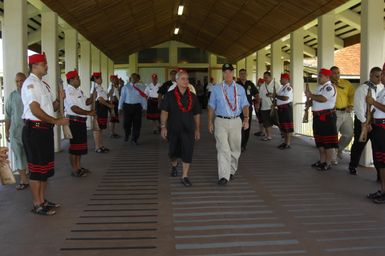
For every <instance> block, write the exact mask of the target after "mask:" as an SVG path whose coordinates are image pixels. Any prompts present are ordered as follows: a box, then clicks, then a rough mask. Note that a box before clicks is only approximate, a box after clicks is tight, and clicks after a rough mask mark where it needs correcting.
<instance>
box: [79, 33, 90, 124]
mask: <svg viewBox="0 0 385 256" xmlns="http://www.w3.org/2000/svg"><path fill="white" fill-rule="evenodd" d="M79 43H80V59H79V77H80V81H81V83H80V88H81V90H82V91H83V93H84V95H86V97H87V98H88V97H89V96H90V90H91V81H90V78H91V72H92V71H91V43H90V42H89V41H88V40H87V39H85V38H84V37H82V36H81V37H80V38H79ZM87 129H91V118H87Z"/></svg>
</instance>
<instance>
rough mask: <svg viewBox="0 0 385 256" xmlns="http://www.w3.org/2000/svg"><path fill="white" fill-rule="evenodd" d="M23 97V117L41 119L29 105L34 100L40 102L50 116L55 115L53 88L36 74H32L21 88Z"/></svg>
mask: <svg viewBox="0 0 385 256" xmlns="http://www.w3.org/2000/svg"><path fill="white" fill-rule="evenodd" d="M21 99H22V101H23V105H24V112H23V116H22V118H23V119H28V120H34V121H41V120H40V119H39V118H37V117H36V116H34V115H33V114H32V112H31V108H30V107H29V105H30V104H31V103H32V102H37V103H39V104H40V108H41V109H42V110H43V111H44V112H45V113H46V114H47V115H49V116H52V117H53V116H54V113H55V112H54V109H53V104H52V103H53V101H54V97H53V96H52V94H51V89H50V87H49V85H48V84H46V83H45V82H43V81H42V80H40V79H39V78H38V77H37V76H36V75H34V74H32V73H31V74H30V75H29V76H28V78H27V79H26V80H25V81H24V83H23V87H22V88H21Z"/></svg>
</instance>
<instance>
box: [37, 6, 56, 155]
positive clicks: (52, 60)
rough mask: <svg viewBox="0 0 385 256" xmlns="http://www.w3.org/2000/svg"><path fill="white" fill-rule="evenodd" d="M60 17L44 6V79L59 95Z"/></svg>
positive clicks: (42, 27)
mask: <svg viewBox="0 0 385 256" xmlns="http://www.w3.org/2000/svg"><path fill="white" fill-rule="evenodd" d="M57 35H58V17H57V14H56V13H54V12H53V11H51V10H50V9H49V8H48V7H46V6H44V7H43V9H42V11H41V44H42V50H43V52H45V54H46V56H47V63H48V74H47V75H46V76H45V78H44V80H45V81H46V82H47V83H48V84H49V85H50V87H51V93H52V94H53V96H54V97H56V96H57V86H58V82H59V81H58V79H60V67H59V63H58V46H57V45H58V36H57ZM54 134H55V152H58V151H60V150H61V148H60V142H61V127H59V126H55V129H54Z"/></svg>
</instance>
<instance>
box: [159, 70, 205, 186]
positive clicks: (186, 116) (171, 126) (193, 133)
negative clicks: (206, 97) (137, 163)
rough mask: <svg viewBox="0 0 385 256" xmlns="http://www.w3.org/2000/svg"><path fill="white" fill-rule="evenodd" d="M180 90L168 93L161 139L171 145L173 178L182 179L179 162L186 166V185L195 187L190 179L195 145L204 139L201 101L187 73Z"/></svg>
mask: <svg viewBox="0 0 385 256" xmlns="http://www.w3.org/2000/svg"><path fill="white" fill-rule="evenodd" d="M176 81H177V87H176V88H175V89H174V90H172V91H170V92H168V93H167V94H166V96H165V98H164V100H163V102H162V105H161V110H162V112H161V116H160V120H161V121H160V123H161V128H162V130H161V135H162V138H163V139H165V140H168V142H169V156H170V159H171V166H172V171H171V176H173V177H176V176H178V171H177V168H176V167H177V164H178V162H177V159H178V158H181V159H182V163H183V175H182V180H181V182H182V184H183V185H184V186H186V187H190V186H191V182H190V180H189V178H188V172H189V169H190V164H191V162H192V155H193V149H194V141H196V140H199V139H200V113H201V108H200V105H199V101H198V98H197V96H196V95H195V94H193V93H192V92H191V91H190V89H189V88H188V84H189V80H188V74H187V72H186V71H184V70H181V71H178V73H177V74H176Z"/></svg>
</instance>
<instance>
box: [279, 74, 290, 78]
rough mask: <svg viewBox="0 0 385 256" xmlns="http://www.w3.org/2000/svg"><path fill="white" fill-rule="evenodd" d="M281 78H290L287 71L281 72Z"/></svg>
mask: <svg viewBox="0 0 385 256" xmlns="http://www.w3.org/2000/svg"><path fill="white" fill-rule="evenodd" d="M281 79H287V80H290V75H289V74H288V73H283V74H281Z"/></svg>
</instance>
